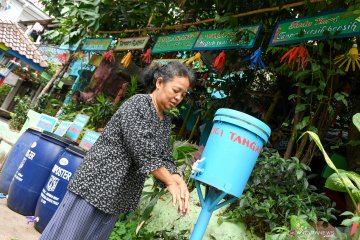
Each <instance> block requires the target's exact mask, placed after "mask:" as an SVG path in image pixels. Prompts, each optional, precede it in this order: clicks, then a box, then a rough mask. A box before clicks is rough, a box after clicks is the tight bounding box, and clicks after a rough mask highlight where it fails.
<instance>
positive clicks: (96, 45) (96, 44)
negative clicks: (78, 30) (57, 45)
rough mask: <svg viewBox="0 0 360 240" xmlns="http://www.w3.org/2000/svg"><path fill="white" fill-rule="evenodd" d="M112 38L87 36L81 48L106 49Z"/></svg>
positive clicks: (85, 49)
mask: <svg viewBox="0 0 360 240" xmlns="http://www.w3.org/2000/svg"><path fill="white" fill-rule="evenodd" d="M111 41H112V38H87V39H85V42H84V44H83V46H82V48H81V50H83V51H106V50H108V48H109V46H110V43H111Z"/></svg>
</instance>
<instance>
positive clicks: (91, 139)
mask: <svg viewBox="0 0 360 240" xmlns="http://www.w3.org/2000/svg"><path fill="white" fill-rule="evenodd" d="M100 135H101V134H100V133H97V132H94V131H91V130H86V132H85V134H84V137H83V138H82V139H81V142H80V144H79V146H80V147H81V148H83V149H85V150H90V148H92V146H93V145H94V144H95V142H96V140H97V139H98V138H99V137H100Z"/></svg>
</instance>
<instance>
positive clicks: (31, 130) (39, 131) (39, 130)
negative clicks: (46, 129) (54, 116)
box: [25, 127, 43, 133]
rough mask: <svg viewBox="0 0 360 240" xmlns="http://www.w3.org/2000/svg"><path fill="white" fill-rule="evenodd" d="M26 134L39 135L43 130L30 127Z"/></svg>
mask: <svg viewBox="0 0 360 240" xmlns="http://www.w3.org/2000/svg"><path fill="white" fill-rule="evenodd" d="M25 132H37V133H42V132H43V130H42V129H40V128H35V127H29V128H28V129H26V130H25Z"/></svg>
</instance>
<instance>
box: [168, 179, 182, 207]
mask: <svg viewBox="0 0 360 240" xmlns="http://www.w3.org/2000/svg"><path fill="white" fill-rule="evenodd" d="M166 188H167V190H168V191H169V192H170V194H171V195H172V203H173V206H174V207H175V206H176V203H178V204H179V209H180V211H182V210H183V209H182V208H183V206H182V205H183V204H182V202H181V195H180V194H181V189H180V186H179V185H178V184H177V183H176V182H175V181H174V182H172V183H170V184H168V185H166Z"/></svg>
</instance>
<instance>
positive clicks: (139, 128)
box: [68, 94, 176, 214]
mask: <svg viewBox="0 0 360 240" xmlns="http://www.w3.org/2000/svg"><path fill="white" fill-rule="evenodd" d="M170 134H171V118H170V116H167V115H165V118H164V120H160V118H159V117H158V115H157V113H156V110H155V106H154V105H153V103H152V100H151V97H150V95H148V94H138V95H135V96H133V97H131V98H129V99H128V100H127V101H125V102H124V103H123V104H122V105H121V107H120V108H119V109H118V110H117V112H116V113H115V114H114V116H113V117H112V118H111V120H110V121H109V123H108V124H107V125H106V127H105V129H104V132H103V133H102V135H101V136H100V137H99V139H98V140H97V141H96V143H95V145H94V146H93V147H92V148H91V150H90V151H89V152H88V153H87V155H86V156H85V158H84V161H83V162H82V164H81V165H80V167H79V168H78V169H77V171H76V173H75V175H74V177H73V179H72V180H71V182H70V184H69V187H68V190H69V191H71V192H73V193H75V194H77V195H79V196H81V197H82V198H84V199H85V200H86V201H87V202H89V203H90V204H91V205H93V206H94V207H96V208H98V209H100V210H102V211H104V212H105V213H109V214H118V213H120V212H128V211H133V210H135V209H136V208H137V206H138V203H139V199H140V195H141V192H142V189H143V186H144V182H145V179H146V176H147V174H148V173H150V172H152V171H153V170H156V169H158V168H160V167H162V166H164V167H165V168H167V169H168V170H169V171H170V173H175V172H176V165H175V163H174V162H173V161H172V158H171V144H170Z"/></svg>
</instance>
